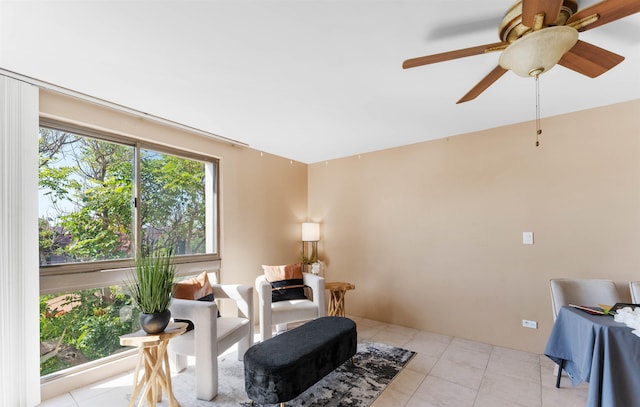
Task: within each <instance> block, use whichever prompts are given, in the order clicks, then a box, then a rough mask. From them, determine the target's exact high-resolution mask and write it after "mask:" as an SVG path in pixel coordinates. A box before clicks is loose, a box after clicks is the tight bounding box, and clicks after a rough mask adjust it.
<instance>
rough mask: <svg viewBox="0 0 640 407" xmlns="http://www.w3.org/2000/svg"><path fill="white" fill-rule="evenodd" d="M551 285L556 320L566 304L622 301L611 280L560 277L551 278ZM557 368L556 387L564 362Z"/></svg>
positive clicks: (611, 303) (591, 304) (587, 304)
mask: <svg viewBox="0 0 640 407" xmlns="http://www.w3.org/2000/svg"><path fill="white" fill-rule="evenodd" d="M549 285H550V288H551V306H552V309H553V320H554V321H555V320H556V318H557V316H558V312H560V309H561V308H562V307H563V306H565V305H569V304H574V305H586V306H597V305H598V304H606V305H614V304H616V303H618V302H621V301H620V294H618V290H617V289H616V285H615V284H614V282H613V281H611V280H599V279H575V278H559V279H551V280H549ZM557 369H558V370H557V374H558V376H557V378H556V387H560V378H561V377H562V369H563V364H561V365H560V366H558V367H557Z"/></svg>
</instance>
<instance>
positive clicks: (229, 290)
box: [169, 277, 254, 400]
mask: <svg viewBox="0 0 640 407" xmlns="http://www.w3.org/2000/svg"><path fill="white" fill-rule="evenodd" d="M212 278H215V277H212ZM214 281H215V280H214ZM212 286H213V294H214V296H215V298H216V301H217V300H223V301H224V300H225V299H230V300H235V302H236V305H237V309H238V314H237V316H235V317H232V316H221V317H219V318H218V317H217V315H218V306H217V304H216V301H212V302H209V301H195V300H182V299H178V298H174V299H173V300H172V301H171V306H170V307H169V308H170V309H171V316H172V317H174V318H180V319H188V320H190V321H191V322H193V325H194V327H195V328H194V329H193V330H192V331H189V332H186V333H185V334H183V335H180V336H178V337H176V338H173V339H172V340H171V341H170V342H169V355H170V357H171V359H172V361H173V362H174V365H175V368H176V371H177V372H180V371H182V370H184V368H186V366H187V355H188V356H195V365H196V366H195V368H196V393H197V397H198V398H199V399H201V400H212V399H213V398H214V397H215V396H216V395H217V394H218V356H219V355H220V354H222V353H223V352H224V351H226V350H227V349H229V348H230V347H231V346H233V345H234V344H235V343H237V344H238V360H243V359H244V353H245V352H246V350H247V349H249V347H250V346H251V345H253V326H254V318H253V313H254V312H253V287H251V286H247V285H225V284H223V285H220V284H212Z"/></svg>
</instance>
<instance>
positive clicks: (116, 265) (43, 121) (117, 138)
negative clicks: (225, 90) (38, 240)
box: [40, 117, 221, 292]
mask: <svg viewBox="0 0 640 407" xmlns="http://www.w3.org/2000/svg"><path fill="white" fill-rule="evenodd" d="M40 127H47V128H50V129H53V130H59V131H66V132H70V133H73V134H77V135H79V136H84V137H91V138H95V139H98V140H104V141H108V142H114V143H118V144H122V145H126V146H130V147H133V148H134V155H135V157H136V160H135V167H137V166H138V165H139V162H140V161H139V160H140V150H142V149H147V150H153V151H157V152H159V153H163V154H171V155H174V156H177V157H181V158H186V159H191V160H196V161H201V162H204V163H206V164H212V165H214V166H215V168H216V171H215V177H214V179H213V183H214V191H213V193H214V195H215V196H214V197H213V201H212V203H213V205H212V207H211V208H206V210H207V211H209V210H212V211H213V212H214V213H213V214H212V216H213V220H214V222H215V230H214V231H213V232H211V231H207V233H214V235H213V236H212V238H213V240H214V241H215V242H216V244H215V246H216V250H215V252H213V253H202V254H190V255H179V256H175V257H174V262H175V264H176V268H177V272H178V274H185V273H189V272H197V271H198V270H200V269H202V270H211V267H213V268H214V269H219V265H220V261H221V257H220V191H219V186H220V160H219V159H218V158H216V157H212V156H207V155H203V154H196V153H193V152H189V151H184V150H180V149H177V148H172V147H167V146H163V145H159V144H154V143H150V142H146V141H140V140H135V139H133V138H130V137H125V136H121V135H116V134H113V133H108V132H106V131H97V130H93V129H90V128H86V127H81V126H77V125H74V124H70V123H66V122H61V121H57V120H53V119H48V118H42V117H41V118H40ZM138 173H139V169H138V168H136V174H135V175H134V180H133V184H134V185H133V189H134V194H133V195H134V196H132V199H134V198H135V199H137V200H138V201H139V199H140V192H139V191H140V179H139V176H138ZM139 209H140V208H139V206H138V205H136V206H135V213H134V224H135V226H134V227H133V228H132V230H133V236H132V240H133V241H134V245H136V246H137V245H138V244H139V242H138V239H139V238H140V234H141V225H140V221H139V219H140V217H139ZM133 260H134V258H129V259H117V260H97V261H92V262H83V263H62V264H50V265H40V277H41V281H42V277H53V276H60V275H65V274H87V273H92V272H116V271H119V270H121V269H127V270H128V269H130V268H131V266H132V262H133ZM198 263H203V264H200V266H201V267H195V268H194V265H195V264H198ZM216 265H217V266H216ZM46 280H47V281H48V280H49V279H46ZM100 281H102V282H104V280H103V279H100ZM120 281H121V280H120ZM96 283H98V284H101V282H96ZM83 286H84V285H83ZM44 288H45V289H47V286H46V285H45V286H44ZM41 292H42V291H41Z"/></svg>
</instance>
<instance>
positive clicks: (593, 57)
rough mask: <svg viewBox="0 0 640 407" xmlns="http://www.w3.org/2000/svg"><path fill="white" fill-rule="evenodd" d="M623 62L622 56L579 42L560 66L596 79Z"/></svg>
mask: <svg viewBox="0 0 640 407" xmlns="http://www.w3.org/2000/svg"><path fill="white" fill-rule="evenodd" d="M609 1H610V0H609ZM623 60H624V57H623V56H621V55H618V54H614V53H613V52H611V51H607V50H606V49H602V48H600V47H596V46H595V45H593V44H589V43H588V42H584V41H580V40H578V42H577V43H576V45H574V46H573V48H571V49H570V50H569V51H567V52H566V53H565V54H564V55H563V56H562V58H560V61H558V64H560V65H562V66H564V67H565V68H569V69H571V70H574V71H576V72H578V73H581V74H583V75H586V76H588V77H590V78H595V77H596V76H599V75H602V74H603V73H605V72H607V71H608V70H609V69H611V68H613V67H614V66H616V65H618V64H619V63H620V62H622V61H623Z"/></svg>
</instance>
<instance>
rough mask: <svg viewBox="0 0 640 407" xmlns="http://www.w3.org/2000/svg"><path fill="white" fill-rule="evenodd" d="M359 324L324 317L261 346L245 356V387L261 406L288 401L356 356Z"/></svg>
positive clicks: (253, 348)
mask: <svg viewBox="0 0 640 407" xmlns="http://www.w3.org/2000/svg"><path fill="white" fill-rule="evenodd" d="M357 339H358V338H357V333H356V324H355V322H353V321H352V320H350V319H349V318H343V317H322V318H318V319H315V320H313V321H311V322H308V323H306V324H304V325H301V326H299V327H297V328H295V329H292V330H291V331H287V332H284V333H282V334H280V335H278V336H276V337H274V338H271V339H267V340H266V341H264V342H262V343H258V344H256V345H254V346H252V347H251V348H249V350H247V352H246V353H245V354H244V386H245V390H246V391H247V395H248V396H249V398H250V399H251V400H252V401H254V402H258V403H262V404H275V403H281V405H284V402H286V401H289V400H291V399H293V398H295V397H296V396H298V395H299V394H301V393H302V392H304V391H305V390H307V389H308V388H309V387H311V386H312V385H313V384H315V383H316V382H317V381H318V380H320V379H322V378H323V377H324V376H326V375H327V374H328V373H330V372H332V371H333V370H334V369H336V368H337V367H338V366H340V365H341V364H343V363H344V362H346V361H347V360H349V358H351V357H352V356H353V355H355V354H356V348H357V345H358V344H357Z"/></svg>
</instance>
